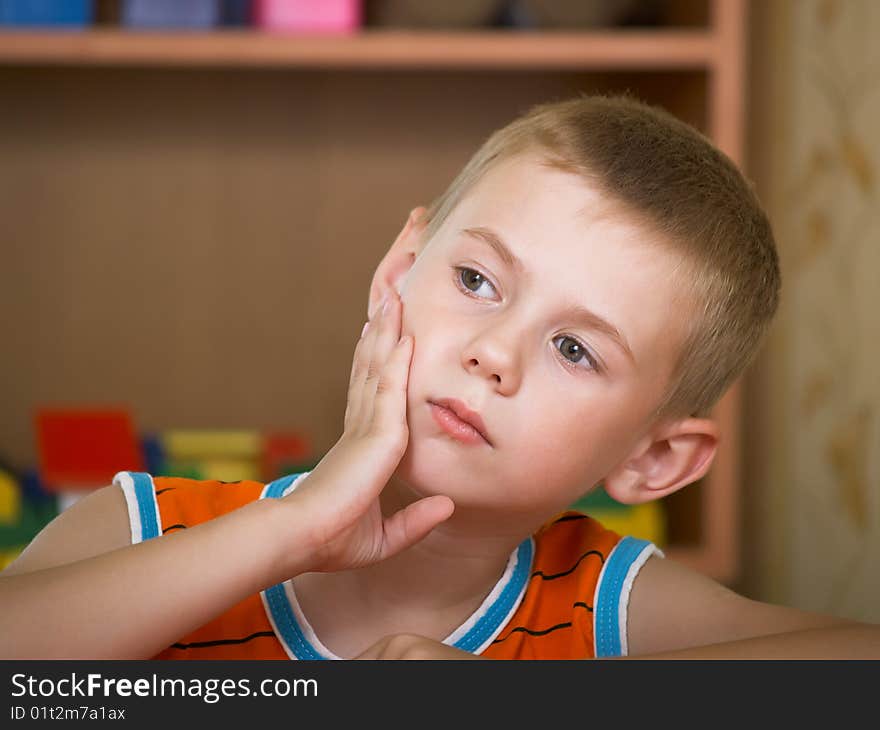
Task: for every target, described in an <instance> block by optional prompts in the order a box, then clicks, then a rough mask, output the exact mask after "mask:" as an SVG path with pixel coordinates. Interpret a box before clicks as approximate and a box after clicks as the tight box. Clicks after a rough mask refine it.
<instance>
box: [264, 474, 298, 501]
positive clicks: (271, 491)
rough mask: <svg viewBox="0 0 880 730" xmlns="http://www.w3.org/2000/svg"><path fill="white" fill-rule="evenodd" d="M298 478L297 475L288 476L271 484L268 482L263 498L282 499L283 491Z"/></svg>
mask: <svg viewBox="0 0 880 730" xmlns="http://www.w3.org/2000/svg"><path fill="white" fill-rule="evenodd" d="M298 476H299V474H288V475H287V476H284V477H281V478H280V479H276V480H275V481H273V482H269V485H268V486H267V487H266V493H265V495H264V496H265V497H273V498H276V499H277V498H278V497H283V496H284V490H285V489H287V488H288V487H289V486H290V485H291V484H292V483H293V482H294V480H295V479H296V478H297V477H298Z"/></svg>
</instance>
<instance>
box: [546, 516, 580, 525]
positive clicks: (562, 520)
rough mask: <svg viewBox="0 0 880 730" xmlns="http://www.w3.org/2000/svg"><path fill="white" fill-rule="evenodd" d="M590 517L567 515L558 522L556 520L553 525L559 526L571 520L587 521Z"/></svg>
mask: <svg viewBox="0 0 880 730" xmlns="http://www.w3.org/2000/svg"><path fill="white" fill-rule="evenodd" d="M587 517H589V515H565V517H560V518H559V519H558V520H554V522H553V524H554V525H557V524H559V523H560V522H568V521H569V520H585V519H587Z"/></svg>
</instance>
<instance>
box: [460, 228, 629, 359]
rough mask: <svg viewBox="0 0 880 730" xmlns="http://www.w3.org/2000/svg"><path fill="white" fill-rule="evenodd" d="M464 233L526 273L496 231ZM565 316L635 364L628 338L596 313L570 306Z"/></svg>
mask: <svg viewBox="0 0 880 730" xmlns="http://www.w3.org/2000/svg"><path fill="white" fill-rule="evenodd" d="M462 232H463V233H467V234H468V235H469V236H471V237H472V238H476V239H477V240H480V241H483V242H484V243H487V244H489V246H491V247H492V248H493V249H494V250H495V253H496V254H498V258H500V259H501V260H502V261H503V262H504V263H505V264H507V265H508V266H510V267H512V268H514V269H516V270H517V271H518V272H520V273H523V272H524V271H525V267H524V266H523V263H522V261H520V260H519V259H518V258H517V257H516V255H515V254H514V253H513V251H511V250H510V249H509V248H508V247H507V246H506V245H505V243H504V241H502V240H501V238H500V236H499V235H498V234H497V233H495V231H493V230H491V229H490V228H483V227H482V226H477V227H475V228H465V229H464V230H463V231H462ZM565 316H566V318H568V319H575V320H579V321H582V322H585V323H586V324H587V326H588V327H591V328H592V329H595V330H598V331H599V332H601V333H603V334H605V335H607V336H608V337H609V338H610V339H611V340H613V341H614V343H615V344H616V345H617V346H618V347H619V348H620V349H621V350H622V351H623V353H624V354H625V355H626V356H627V357H628V358H629V360H630V362H632V363H633V364H635V361H636V359H635V357H634V356H633V353H632V350H631V349H630V347H629V343H627V341H626V337H624V336H623V335H622V334H621V332H620V330H618V329H617V327H615V326H614V325H613V324H611V323H610V322H608V321H607V320H605V319H602V317H600V316H599V315H598V314H596V313H595V312H591V311H590V310H589V309H586V308H585V307H581V306H580V305H572V306H570V307H569V308H568V309H567V310H566V312H565Z"/></svg>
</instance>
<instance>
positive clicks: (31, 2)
mask: <svg viewBox="0 0 880 730" xmlns="http://www.w3.org/2000/svg"><path fill="white" fill-rule="evenodd" d="M94 16H95V8H94V3H93V1H92V0H0V25H14V26H38V27H52V28H56V27H61V28H84V27H86V26H89V25H91V24H92V22H93V20H94Z"/></svg>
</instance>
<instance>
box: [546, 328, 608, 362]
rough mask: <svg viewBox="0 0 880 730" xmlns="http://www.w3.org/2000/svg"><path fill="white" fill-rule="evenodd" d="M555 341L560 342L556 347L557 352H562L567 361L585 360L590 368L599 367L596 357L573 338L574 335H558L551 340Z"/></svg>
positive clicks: (554, 342)
mask: <svg viewBox="0 0 880 730" xmlns="http://www.w3.org/2000/svg"><path fill="white" fill-rule="evenodd" d="M556 343H560V344H558V345H557V348H558V349H559V352H560V353H562V356H563V357H564V358H565V359H566V361H567V363H571V364H577V363H579V362H585V363H586V364H587V365H588V366H589V369H590V370H598V369H599V367H598V363H597V362H596V359H595V358H594V357H593V356H592V355H591V354H590V351H589V350H588V349H587V346H586V345H584V344H583V343H582V342H580V341H579V340H576V339H574V337H569V336H568V335H560V336H559V337H557V338H555V339H554V340H553V344H554V345H556Z"/></svg>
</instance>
